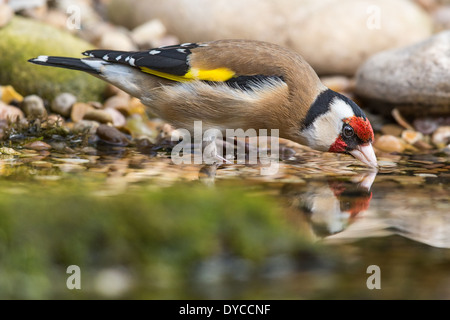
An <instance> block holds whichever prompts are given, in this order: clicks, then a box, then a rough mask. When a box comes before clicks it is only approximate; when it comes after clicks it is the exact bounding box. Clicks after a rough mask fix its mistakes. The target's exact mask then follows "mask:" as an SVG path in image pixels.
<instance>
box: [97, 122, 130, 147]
mask: <svg viewBox="0 0 450 320" xmlns="http://www.w3.org/2000/svg"><path fill="white" fill-rule="evenodd" d="M97 136H98V137H99V138H100V139H101V140H102V141H104V142H106V143H108V144H112V145H116V146H127V145H128V144H130V140H129V139H128V137H127V136H126V135H125V134H123V133H122V132H120V131H119V130H118V129H116V128H114V127H111V126H108V125H105V124H101V125H100V126H99V127H98V128H97Z"/></svg>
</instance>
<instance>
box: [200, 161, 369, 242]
mask: <svg viewBox="0 0 450 320" xmlns="http://www.w3.org/2000/svg"><path fill="white" fill-rule="evenodd" d="M217 168H218V166H217V165H206V166H203V167H202V168H201V169H200V171H199V179H200V181H202V182H203V183H204V184H205V185H207V186H212V185H214V184H215V177H216V170H217ZM376 175H377V173H376V172H372V171H371V172H366V173H363V174H359V175H357V176H354V177H352V178H351V179H349V178H348V177H328V178H327V179H323V178H319V179H310V180H307V183H306V184H305V183H301V184H297V183H289V184H285V185H284V186H282V187H281V190H280V195H281V200H282V202H283V203H284V205H285V206H286V207H287V208H288V212H289V218H290V219H293V221H294V223H298V224H299V226H300V225H301V228H302V229H303V227H306V228H307V230H306V232H307V233H308V234H310V236H311V237H313V238H314V240H316V239H321V238H325V237H327V236H329V235H332V234H336V233H339V232H341V231H343V230H345V228H347V227H348V226H349V225H350V224H351V223H352V222H353V221H355V219H357V218H358V215H359V214H360V213H361V212H364V211H366V210H367V209H368V208H369V205H370V200H371V199H372V191H371V188H372V184H373V182H374V180H375V177H376ZM301 232H305V230H304V229H303V230H302V231H301Z"/></svg>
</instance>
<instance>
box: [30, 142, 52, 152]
mask: <svg viewBox="0 0 450 320" xmlns="http://www.w3.org/2000/svg"><path fill="white" fill-rule="evenodd" d="M23 147H24V148H26V149H31V150H36V151H41V150H50V149H51V148H52V146H51V145H49V144H48V143H45V142H43V141H33V142H30V143H27V144H25V145H24V146H23Z"/></svg>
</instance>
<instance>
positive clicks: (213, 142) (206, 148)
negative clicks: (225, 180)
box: [202, 133, 232, 164]
mask: <svg viewBox="0 0 450 320" xmlns="http://www.w3.org/2000/svg"><path fill="white" fill-rule="evenodd" d="M222 142H223V141H222V140H220V139H217V137H216V135H215V134H208V133H205V136H204V137H203V143H202V150H203V160H204V162H205V163H206V164H213V163H227V164H231V163H232V162H230V161H228V160H227V159H225V158H224V157H223V156H222V154H223V152H222V154H219V152H218V146H219V147H220V148H221V150H223V143H222Z"/></svg>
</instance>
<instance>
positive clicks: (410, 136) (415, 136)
mask: <svg viewBox="0 0 450 320" xmlns="http://www.w3.org/2000/svg"><path fill="white" fill-rule="evenodd" d="M402 139H403V140H405V141H406V142H407V143H409V144H415V143H416V142H417V141H420V140H422V139H423V135H422V134H421V133H420V132H417V131H413V130H404V131H403V132H402Z"/></svg>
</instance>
